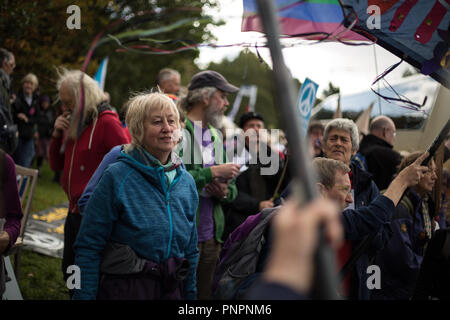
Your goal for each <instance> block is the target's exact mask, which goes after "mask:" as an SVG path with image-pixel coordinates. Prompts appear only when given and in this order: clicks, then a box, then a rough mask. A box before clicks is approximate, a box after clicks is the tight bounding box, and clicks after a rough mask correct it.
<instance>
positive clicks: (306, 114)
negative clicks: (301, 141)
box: [297, 78, 319, 136]
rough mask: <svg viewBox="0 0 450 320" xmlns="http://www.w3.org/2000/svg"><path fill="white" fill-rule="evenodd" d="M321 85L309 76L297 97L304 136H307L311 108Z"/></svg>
mask: <svg viewBox="0 0 450 320" xmlns="http://www.w3.org/2000/svg"><path fill="white" fill-rule="evenodd" d="M318 87H319V85H318V84H317V83H315V82H314V81H312V80H310V79H309V78H306V79H305V82H303V84H302V87H301V88H300V92H299V94H298V99H297V110H298V112H299V115H300V120H301V124H302V128H301V129H302V133H303V136H306V130H307V128H308V122H309V118H310V117H311V110H312V108H313V106H314V102H315V101H316V93H317V88H318Z"/></svg>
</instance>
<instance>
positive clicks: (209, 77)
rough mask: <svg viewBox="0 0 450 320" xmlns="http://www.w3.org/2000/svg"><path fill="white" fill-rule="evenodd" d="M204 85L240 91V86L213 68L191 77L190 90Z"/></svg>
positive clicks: (229, 91)
mask: <svg viewBox="0 0 450 320" xmlns="http://www.w3.org/2000/svg"><path fill="white" fill-rule="evenodd" d="M204 87H215V88H217V89H219V90H222V91H225V92H228V93H234V92H237V91H239V88H237V87H235V86H233V85H232V84H230V83H229V82H228V81H227V79H225V77H224V76H223V75H221V74H220V73H218V72H215V71H212V70H206V71H201V72H199V73H197V74H195V75H194V76H193V77H192V79H191V83H190V84H189V87H188V90H194V89H199V88H204Z"/></svg>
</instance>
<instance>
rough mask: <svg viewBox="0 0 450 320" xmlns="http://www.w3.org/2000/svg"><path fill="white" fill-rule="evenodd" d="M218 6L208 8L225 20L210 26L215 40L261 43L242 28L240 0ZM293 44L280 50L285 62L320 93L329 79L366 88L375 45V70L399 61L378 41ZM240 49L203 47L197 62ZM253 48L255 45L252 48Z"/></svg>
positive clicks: (345, 87)
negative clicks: (373, 42)
mask: <svg viewBox="0 0 450 320" xmlns="http://www.w3.org/2000/svg"><path fill="white" fill-rule="evenodd" d="M219 2H220V4H221V9H220V10H209V11H207V12H208V13H209V14H210V15H212V16H213V17H221V18H222V19H224V20H225V21H226V24H225V25H224V26H221V27H216V28H213V29H212V31H213V33H214V35H215V36H216V37H217V44H219V45H225V44H233V43H241V42H246V43H255V42H257V41H258V40H259V43H261V42H262V41H261V37H262V34H261V33H257V32H241V22H242V13H243V1H242V0H219ZM309 43H310V42H308V44H302V45H296V46H295V47H292V48H285V49H284V50H283V53H284V58H285V62H286V65H287V66H288V68H289V69H290V70H291V73H292V74H293V76H294V77H296V78H298V79H299V80H300V81H301V82H303V81H304V79H305V77H309V78H310V79H311V80H313V81H315V82H316V83H318V84H319V96H320V95H321V93H322V90H323V89H325V88H327V87H328V82H329V81H331V82H332V83H333V84H334V85H337V86H339V87H340V89H341V93H342V94H349V93H354V92H359V91H363V90H368V89H369V88H370V84H371V83H372V81H373V80H374V78H375V77H376V75H377V72H376V66H375V58H374V46H375V50H376V57H377V60H376V61H377V65H378V74H380V73H381V72H383V71H384V70H385V69H386V68H388V67H389V66H391V65H392V64H394V63H396V62H398V61H400V59H399V58H397V57H396V56H394V55H393V54H391V53H390V52H388V51H387V50H385V49H383V48H382V47H380V46H378V45H370V46H358V47H355V46H346V45H344V44H340V43H321V44H314V45H310V44H309ZM241 50H242V48H239V47H231V48H216V49H212V48H202V49H200V58H199V59H198V60H197V62H198V63H199V64H200V65H201V66H202V67H203V66H205V65H207V64H208V63H209V62H210V61H214V62H220V61H221V60H222V59H223V58H225V57H227V58H234V57H236V56H237V55H238V53H239V52H240V51H241ZM251 50H252V51H253V52H255V50H254V49H251ZM259 53H260V54H261V56H262V57H263V59H264V60H265V61H266V62H268V63H269V64H271V59H270V53H269V50H268V49H264V48H261V49H259ZM406 69H411V70H412V67H411V66H410V65H409V64H408V63H406V62H403V63H402V64H401V65H400V67H399V68H397V69H396V70H394V71H393V72H392V73H391V74H389V76H388V77H387V78H386V79H387V80H388V81H390V82H391V81H392V82H395V80H397V79H399V78H401V75H402V73H403V72H404V71H405V70H406Z"/></svg>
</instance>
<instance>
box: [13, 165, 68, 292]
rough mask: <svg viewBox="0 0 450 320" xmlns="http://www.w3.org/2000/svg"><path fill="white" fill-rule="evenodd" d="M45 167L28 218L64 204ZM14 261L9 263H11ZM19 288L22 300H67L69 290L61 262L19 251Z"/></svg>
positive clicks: (49, 170) (64, 197)
mask: <svg viewBox="0 0 450 320" xmlns="http://www.w3.org/2000/svg"><path fill="white" fill-rule="evenodd" d="M53 176H54V173H53V171H52V170H51V169H50V167H49V165H48V163H44V165H43V166H42V168H41V176H40V177H39V178H38V180H37V185H36V187H35V190H34V196H33V201H32V203H31V209H30V215H31V214H33V213H34V212H39V211H42V210H45V209H47V208H49V207H53V206H55V205H59V204H61V203H65V202H67V196H66V194H65V193H64V191H63V189H62V187H61V185H60V184H58V183H55V182H53V181H52V180H53ZM13 260H14V259H11V261H13ZM19 287H20V291H21V293H22V296H23V298H24V300H68V299H69V295H68V290H67V288H66V285H65V282H64V280H63V276H62V272H61V259H58V258H53V257H48V256H45V255H42V254H39V253H35V252H32V251H30V250H27V249H23V250H22V258H21V263H20V271H19Z"/></svg>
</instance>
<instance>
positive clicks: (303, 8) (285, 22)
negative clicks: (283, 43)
mask: <svg viewBox="0 0 450 320" xmlns="http://www.w3.org/2000/svg"><path fill="white" fill-rule="evenodd" d="M275 2H276V7H277V9H278V17H279V22H280V25H281V29H282V31H281V33H282V34H284V35H289V36H300V37H303V38H306V39H311V40H320V39H323V38H325V37H326V36H327V35H329V34H331V35H332V36H331V37H329V38H330V40H341V41H348V40H358V41H363V40H366V41H367V39H366V38H365V37H363V36H361V35H359V34H357V33H355V32H353V31H350V30H347V29H346V28H345V27H344V25H343V20H344V15H343V13H342V8H341V6H340V5H339V2H338V0H303V1H299V0H276V1H275ZM242 31H259V32H262V31H263V29H262V25H261V21H260V18H259V15H258V7H257V3H256V0H244V16H243V21H242Z"/></svg>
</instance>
